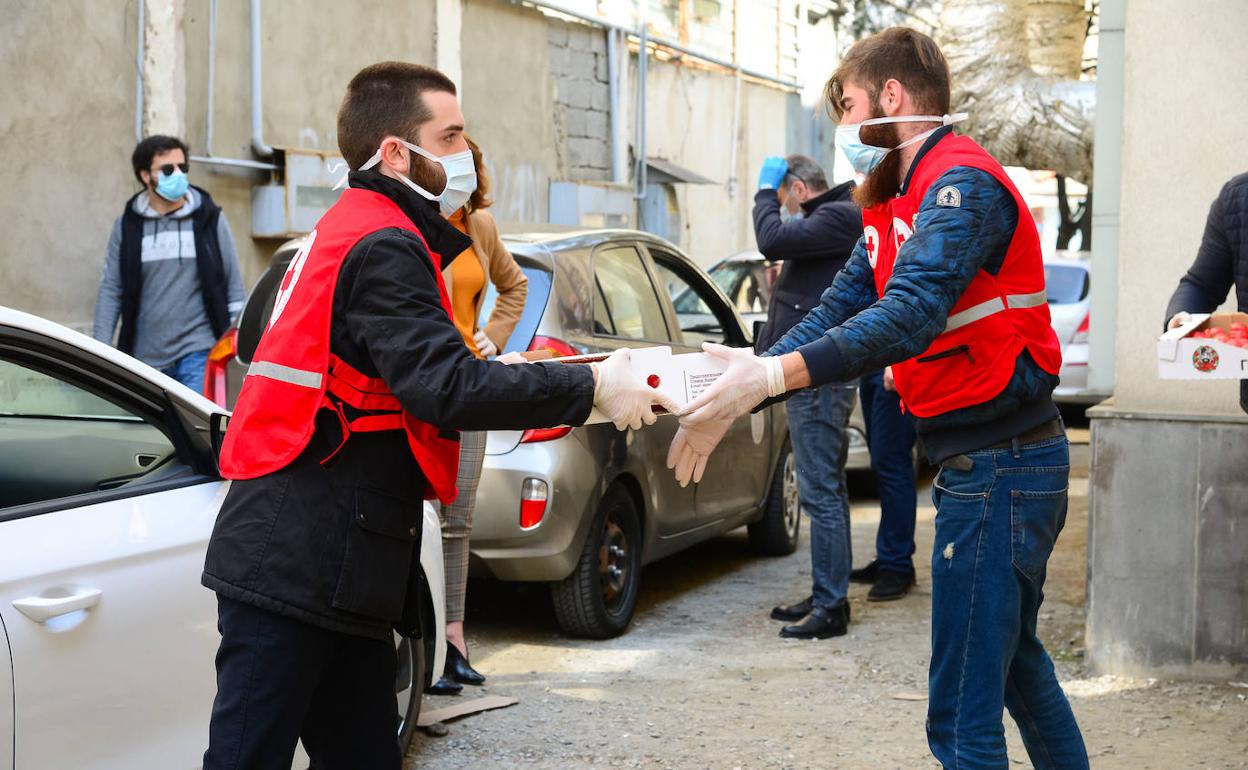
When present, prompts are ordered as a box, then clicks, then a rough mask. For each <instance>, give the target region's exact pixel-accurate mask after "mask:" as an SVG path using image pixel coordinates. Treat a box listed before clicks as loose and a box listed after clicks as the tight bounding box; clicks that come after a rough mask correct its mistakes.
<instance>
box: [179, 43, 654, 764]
mask: <svg viewBox="0 0 1248 770" xmlns="http://www.w3.org/2000/svg"><path fill="white" fill-rule="evenodd" d="M338 146H339V149H340V150H341V151H342V154H343V157H344V158H345V159H346V161H347V163H349V164H350V166H351V168H354V169H357V170H356V171H353V172H351V174H350V176H349V181H350V188H349V189H347V190H346V191H344V192H343V194H342V197H341V198H340V199H339V201H338V202H337V203H336V204H334V206H333V207H332V208H331V209H330V210H329V211H328V212H327V213H326V214H325V216H324V217H322V218H321V220H320V221H319V222H318V223H317V225H316V229H315V230H313V231H312V233H310V234H309V235H308V238H307V242H306V244H305V245H304V247H303V248H302V249H300V251H299V252H298V254H296V256H295V257H294V258H293V259H292V260H291V263H290V267H289V269H288V270H287V272H286V276H285V278H284V279H283V281H282V284H281V287H280V288H279V290H278V293H277V296H276V298H275V301H274V305H273V311H272V315H271V316H270V318H269V323H268V327H267V329H266V331H265V333H264V336H263V337H262V338H261V340H260V345H259V347H258V348H257V350H256V353H255V356H254V357H253V361H252V364H251V367H250V368H249V370H248V372H247V378H246V382H245V383H244V385H243V389H242V393H241V394H240V396H239V400H238V405H237V408H236V409H235V412H234V415H233V417H232V419H231V422H230V426H229V430H228V431H227V433H226V437H225V442H224V444H223V446H222V452H221V460H220V464H221V470H222V473H223V474H224V475H225V476H226V477H227V478H230V479H234V482H233V484H232V485H231V487H230V490H229V493H228V494H227V496H226V499H225V501H224V503H223V504H222V507H221V512H220V515H219V516H218V519H217V523H216V527H215V528H214V530H213V534H212V538H211V540H210V542H209V545H208V555H207V559H206V563H205V566H204V574H203V583H204V585H205V586H207V587H208V588H210V589H212V590H213V591H215V592H216V593H217V596H218V628H219V630H220V632H221V646H220V649H219V651H218V652H217V660H216V664H217V697H216V701H215V702H214V704H213V713H212V724H211V727H210V731H209V747H208V751H207V753H206V754H205V755H204V768H205V770H221V769H223V768H231V769H242V768H248V769H251V768H289V767H290V765H291V761H292V757H293V754H294V751H295V746H296V743H297V742H298V741H300V740H302V741H303V745H304V747H305V748H306V749H307V751H308V754H309V756H310V757H311V758H312V762H313V765H314V766H315V767H317V768H318V769H319V770H335V768H352V769H353V770H357V769H358V770H369V769H372V768H376V769H378V770H398V768H399V765H400V761H401V757H400V756H399V749H398V745H397V741H396V735H397V726H398V716H397V708H396V702H395V695H394V694H395V690H394V683H395V678H396V656H395V645H394V632H395V630H398V631H399V632H400V633H403V634H405V635H409V636H410V635H414V634H415V633H418V632H419V606H418V604H419V601H420V589H419V587H418V575H419V566H420V565H419V550H420V534H421V524H422V518H423V517H422V506H423V503H422V501H423V500H424V499H427V498H437V499H439V500H440V501H442V502H443V503H448V502H450V501H452V500H453V499H454V498H455V494H456V492H455V478H456V470H457V467H458V453H459V444H458V438H457V436H458V434H457V432H456V431H459V430H487V429H504V430H506V429H514V430H519V429H525V428H542V427H551V426H556V425H580V424H582V423H583V422H584V421H585V420H586V418H587V417H588V416H589V412H590V409H591V408H592V407H595V406H596V407H597V408H598V409H599V410H600V411H601V412H602V413H604V414H605V415H606V416H607V417H608V418H609V419H610V420H612V421H613V422H614V423H615V425H616V427H617V428H620V429H621V430H623V429H624V428H629V427H631V428H633V429H639V428H641V426H642V425H643V424H650V423H653V422H654V419H655V418H654V414H653V412H652V409H651V407H652V405H653V404H659V405H661V406H663V407H665V408H667V409H668V410H670V411H675V409H676V405H675V404H673V403H671V402H670V401H669V400H667V399H666V398H665V397H663V396H662V395H661V394H659V393H658V392H657V391H655V390H654V389H652V388H650V387H649V386H647V385H646V384H645V383H644V382H642V381H641V379H640V378H639V377H637V376H635V375H634V374H632V372H631V370H630V369H629V366H628V352H627V351H626V350H625V351H621V352H619V353H617V354H613V355H612V356H611V357H610V358H608V359H607V360H606V361H605V362H603V363H602V364H599V365H595V366H594V367H593V368H591V367H590V366H584V365H567V364H541V363H538V364H524V365H515V366H507V365H504V364H502V363H497V362H486V361H478V360H477V359H476V358H475V357H474V356H472V355H471V354H470V353H469V352H468V349H467V348H466V347H465V346H464V343H463V338H462V337H461V336H460V334H459V331H458V330H457V329H456V327H455V325H454V323H453V322H452V320H451V313H450V304H449V300H448V298H447V293H446V287H445V286H444V285H443V283H442V268H443V267H444V266H445V265H446V263H447V262H449V260H451V259H453V258H454V256H455V255H458V254H460V253H461V252H463V251H464V250H465V249H467V248H468V247H469V245H470V241H469V240H468V238H467V236H464V235H462V234H461V233H460V232H459V231H458V230H457V229H455V228H454V227H453V226H451V225H450V223H448V222H447V221H446V217H447V216H449V215H450V214H452V213H454V212H455V210H456V209H458V208H459V207H460V206H461V205H463V203H464V202H465V201H466V200H467V199H468V197H469V196H470V195H471V193H472V191H473V189H474V188H475V184H476V175H475V169H474V166H473V162H472V153H471V152H470V151H469V148H468V145H467V143H466V141H465V139H464V118H463V115H462V114H461V112H460V109H459V103H458V100H457V99H456V95H455V86H454V84H453V83H451V81H450V80H448V79H447V78H446V76H444V75H443V74H442V73H440V72H438V71H437V70H433V69H430V68H428V67H422V66H419V65H415V64H406V63H402V62H384V63H381V64H376V65H373V66H371V67H367V68H365V69H364V70H362V71H361V72H360V73H359V74H357V75H356V76H355V78H354V79H352V81H351V84H350V85H349V86H348V88H347V95H346V98H345V99H344V100H343V103H342V107H341V109H340V110H339V113H338ZM417 697H419V696H417Z"/></svg>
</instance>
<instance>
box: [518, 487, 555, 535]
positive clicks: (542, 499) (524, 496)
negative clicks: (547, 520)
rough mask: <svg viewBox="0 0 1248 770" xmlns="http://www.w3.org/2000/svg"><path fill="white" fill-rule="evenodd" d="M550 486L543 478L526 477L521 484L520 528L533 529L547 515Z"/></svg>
mask: <svg viewBox="0 0 1248 770" xmlns="http://www.w3.org/2000/svg"><path fill="white" fill-rule="evenodd" d="M549 489H550V488H549V487H548V486H546V482H545V481H542V480H541V479H532V478H530V479H525V480H524V483H523V484H521V485H520V528H521V529H533V528H534V527H536V526H537V525H538V524H541V523H542V517H543V516H545V515H546V498H547V496H548V492H549Z"/></svg>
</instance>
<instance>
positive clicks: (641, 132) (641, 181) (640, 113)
mask: <svg viewBox="0 0 1248 770" xmlns="http://www.w3.org/2000/svg"><path fill="white" fill-rule="evenodd" d="M642 2H645V0H642ZM643 9H644V6H643ZM647 37H648V35H647V32H646V19H645V11H644V10H643V11H642V16H641V36H640V47H639V48H638V49H637V124H636V127H635V131H636V133H635V135H634V137H633V152H634V153H635V155H636V157H635V158H634V159H633V179H635V180H636V184H635V185H634V187H633V198H634V199H635V200H639V201H640V200H645V198H646V182H647V180H646V176H647V174H646V170H647V169H646V63H647V62H648V61H649V59H650V51H649V48H648V43H647Z"/></svg>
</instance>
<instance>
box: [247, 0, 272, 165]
mask: <svg viewBox="0 0 1248 770" xmlns="http://www.w3.org/2000/svg"><path fill="white" fill-rule="evenodd" d="M260 48H261V46H260V0H251V151H252V152H254V153H255V154H256V155H258V156H260V157H261V158H271V157H273V148H272V147H270V146H269V145H267V144H265V142H264V84H263V82H262V81H263V70H262V68H261V66H260V65H261V59H260Z"/></svg>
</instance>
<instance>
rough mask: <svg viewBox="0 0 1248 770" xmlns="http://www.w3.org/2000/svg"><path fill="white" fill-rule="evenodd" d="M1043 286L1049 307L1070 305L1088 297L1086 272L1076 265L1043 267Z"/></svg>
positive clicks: (1048, 265)
mask: <svg viewBox="0 0 1248 770" xmlns="http://www.w3.org/2000/svg"><path fill="white" fill-rule="evenodd" d="M1044 285H1045V290H1046V291H1047V292H1048V295H1049V304H1050V305H1071V304H1074V303H1076V302H1082V301H1083V299H1084V297H1087V296H1088V271H1087V270H1085V269H1084V268H1082V267H1079V266H1076V265H1054V264H1046V265H1045V266H1044Z"/></svg>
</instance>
